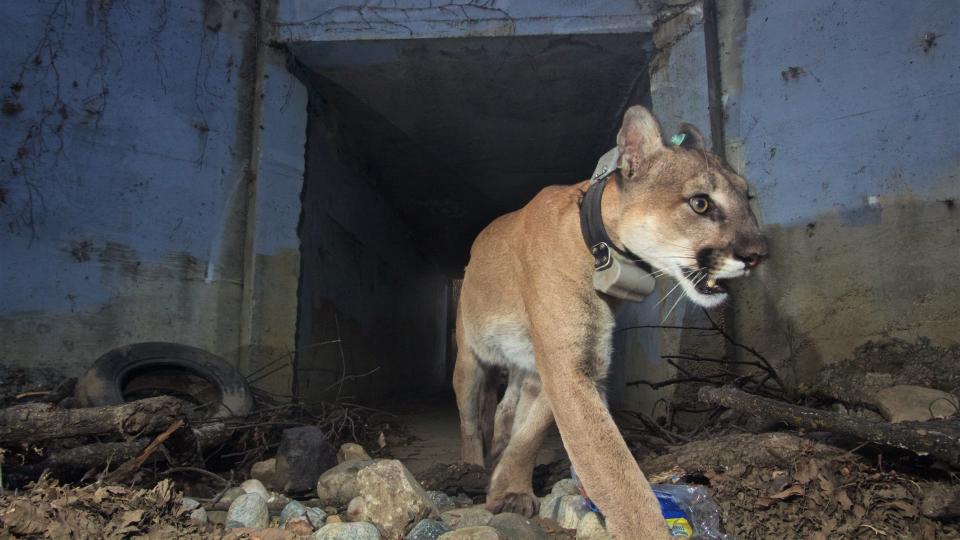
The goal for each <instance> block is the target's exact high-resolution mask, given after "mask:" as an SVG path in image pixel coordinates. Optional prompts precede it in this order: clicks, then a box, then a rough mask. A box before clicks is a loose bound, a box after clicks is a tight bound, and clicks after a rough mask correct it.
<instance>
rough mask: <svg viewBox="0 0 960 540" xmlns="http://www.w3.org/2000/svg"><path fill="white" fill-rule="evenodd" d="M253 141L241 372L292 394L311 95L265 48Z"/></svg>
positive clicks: (271, 388) (259, 383) (283, 62)
mask: <svg viewBox="0 0 960 540" xmlns="http://www.w3.org/2000/svg"><path fill="white" fill-rule="evenodd" d="M259 55H260V57H261V63H262V67H261V72H262V75H261V78H260V85H259V87H258V88H259V92H258V93H257V104H258V109H256V110H257V112H258V115H257V116H256V118H255V120H256V121H257V125H258V127H259V129H258V130H257V136H256V137H255V138H254V149H253V152H254V153H253V160H254V165H255V166H256V174H255V175H253V176H252V177H251V182H250V183H248V185H247V197H248V198H247V212H248V218H247V220H246V222H245V226H246V245H245V247H244V253H245V254H246V255H245V257H244V283H243V285H244V288H243V305H242V308H241V310H240V312H239V313H238V316H239V318H240V342H241V343H240V347H241V349H240V352H241V355H240V367H241V369H242V370H243V372H244V373H254V374H256V375H255V376H254V377H253V378H252V380H254V381H255V382H254V384H255V385H256V386H258V387H260V388H264V389H266V390H268V391H271V392H273V393H274V394H276V395H278V396H279V397H285V396H289V395H291V394H292V391H293V379H294V370H293V365H294V363H295V358H294V350H295V348H296V337H295V336H296V328H297V303H298V296H297V295H298V288H299V284H300V238H299V236H298V226H299V222H300V214H301V205H300V193H301V191H303V178H304V168H305V151H306V150H305V146H306V137H307V115H306V111H307V89H306V87H304V85H303V83H301V82H300V80H299V79H297V78H296V77H294V76H293V75H292V74H291V73H290V72H289V71H288V70H287V65H286V63H287V57H286V54H284V53H282V52H280V51H277V50H275V49H271V48H267V47H262V48H261V50H260V52H259Z"/></svg>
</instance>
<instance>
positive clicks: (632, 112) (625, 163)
mask: <svg viewBox="0 0 960 540" xmlns="http://www.w3.org/2000/svg"><path fill="white" fill-rule="evenodd" d="M617 148H619V149H620V156H621V158H620V168H621V170H622V172H623V174H624V176H625V177H627V178H630V177H631V176H633V174H632V171H633V169H635V168H636V166H637V164H638V163H640V162H642V161H644V160H645V159H646V158H647V156H649V155H651V154H653V153H654V152H657V151H659V150H662V149H663V139H662V138H661V136H660V124H659V123H658V122H657V119H656V118H654V117H653V115H652V114H650V111H648V110H647V109H645V108H644V107H641V106H640V105H634V106H633V107H630V108H629V109H627V113H626V114H624V115H623V126H622V127H621V128H620V132H619V133H617Z"/></svg>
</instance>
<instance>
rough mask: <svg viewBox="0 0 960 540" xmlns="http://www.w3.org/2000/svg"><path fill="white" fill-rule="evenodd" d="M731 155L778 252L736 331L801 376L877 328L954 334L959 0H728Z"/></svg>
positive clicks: (936, 339) (741, 301)
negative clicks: (864, 1) (787, 0)
mask: <svg viewBox="0 0 960 540" xmlns="http://www.w3.org/2000/svg"><path fill="white" fill-rule="evenodd" d="M720 14H721V25H722V28H721V42H722V43H723V51H722V55H721V58H722V59H723V60H724V69H723V78H724V84H725V88H724V101H725V103H726V116H727V124H726V133H727V136H728V139H727V148H728V154H729V155H730V160H731V163H732V164H733V165H734V166H735V167H737V168H738V169H739V170H740V171H742V172H743V173H744V174H745V176H747V178H748V179H750V180H751V181H752V182H753V184H754V186H756V191H757V196H758V201H759V205H760V215H761V219H762V220H763V221H764V222H765V223H766V224H767V226H768V229H769V231H770V246H771V259H770V261H769V262H768V263H765V264H764V265H762V266H761V269H760V271H759V272H758V273H757V274H758V275H757V277H756V278H755V279H752V280H750V282H748V283H744V284H742V286H739V287H737V290H736V291H735V298H736V308H737V310H736V319H735V320H736V330H737V333H738V335H739V336H740V339H741V340H742V341H744V342H746V343H753V344H757V345H758V346H759V347H760V349H761V351H762V352H764V353H766V354H767V355H768V356H769V357H771V358H772V359H774V360H778V361H781V362H782V365H783V366H784V370H785V371H786V372H787V374H788V375H789V376H792V377H793V378H794V379H795V380H796V381H798V382H801V383H802V382H809V381H810V380H811V378H812V376H813V375H814V374H815V373H816V372H817V370H818V369H819V367H820V366H822V365H823V364H825V363H830V362H833V361H836V360H838V359H841V358H843V357H846V356H850V355H851V354H852V352H853V348H854V347H855V346H856V345H858V344H860V343H863V342H865V341H867V340H870V339H876V338H880V337H883V336H892V337H901V338H904V339H907V340H912V339H913V338H914V337H916V336H928V337H930V339H931V341H932V342H933V343H934V344H952V343H956V342H957V339H958V336H960V316H958V311H957V309H956V306H957V303H958V300H960V298H958V294H960V292H958V289H957V287H955V286H954V284H955V283H957V279H958V278H960V258H958V257H957V256H956V254H957V249H956V246H957V245H958V241H960V217H958V216H960V213H958V211H957V210H956V204H955V201H956V200H957V199H958V197H960V181H958V178H957V174H958V154H957V148H958V147H960V131H958V130H957V129H956V126H957V124H958V122H960V109H958V108H957V107H956V106H955V105H956V96H957V94H958V93H960V78H958V77H957V76H956V75H957V73H956V62H955V59H956V58H957V56H958V54H960V35H958V34H957V32H956V31H955V27H954V24H953V23H954V21H956V20H958V17H960V4H956V3H953V2H935V1H921V2H911V3H909V4H904V3H900V2H894V1H882V2H874V3H871V4H870V5H869V7H868V6H866V5H864V4H860V3H847V2H841V3H838V2H832V1H827V0H816V1H811V2H802V3H784V2H776V1H772V0H758V1H751V2H749V3H748V4H746V3H744V2H740V1H730V2H721V9H720Z"/></svg>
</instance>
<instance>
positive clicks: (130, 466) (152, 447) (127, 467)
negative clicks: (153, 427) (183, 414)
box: [107, 418, 184, 483]
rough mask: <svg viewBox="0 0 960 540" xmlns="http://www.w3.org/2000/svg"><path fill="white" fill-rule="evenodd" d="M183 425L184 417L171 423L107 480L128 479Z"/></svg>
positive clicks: (113, 481)
mask: <svg viewBox="0 0 960 540" xmlns="http://www.w3.org/2000/svg"><path fill="white" fill-rule="evenodd" d="M183 426H184V421H183V419H182V418H180V419H178V420H177V421H176V422H174V423H172V424H170V427H168V428H167V429H166V431H164V432H163V433H161V434H159V435H157V436H156V437H155V438H154V439H153V440H152V441H150V444H148V445H147V447H146V448H144V449H143V452H141V453H140V455H139V456H137V457H135V458H133V459H131V460H129V461H127V462H124V463H123V464H122V465H120V466H119V467H117V469H116V470H114V471H113V472H112V473H110V474H109V475H108V476H107V482H110V483H116V482H121V481H123V480H125V479H127V477H129V476H130V475H131V474H133V473H134V472H136V471H137V469H139V468H140V467H142V466H143V464H144V463H146V461H147V459H149V458H150V456H152V455H153V453H154V452H156V451H157V449H158V448H160V445H162V444H163V442H164V441H166V440H167V439H169V438H170V435H173V432H174V431H177V430H178V429H180V428H182V427H183Z"/></svg>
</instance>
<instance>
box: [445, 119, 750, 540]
mask: <svg viewBox="0 0 960 540" xmlns="http://www.w3.org/2000/svg"><path fill="white" fill-rule="evenodd" d="M688 131H689V133H690V137H691V140H692V141H693V142H694V145H693V147H692V148H675V147H668V146H664V144H663V141H662V137H661V134H660V130H659V126H658V125H657V123H656V120H655V119H653V117H652V116H651V115H650V114H649V112H647V111H646V110H645V109H643V108H642V107H633V108H631V109H630V110H629V111H628V112H627V114H626V115H625V118H624V125H623V127H622V129H621V131H620V134H619V135H618V138H617V143H618V146H619V147H620V149H621V153H622V159H621V171H620V173H619V177H617V178H616V181H611V182H610V183H609V185H608V186H607V189H606V191H605V193H604V196H603V201H602V209H603V217H604V223H605V226H606V228H607V230H608V233H609V234H610V236H611V238H612V239H613V240H614V242H615V243H617V244H619V245H621V246H626V247H628V248H629V249H630V250H632V251H634V252H635V253H638V254H640V255H641V256H643V257H644V258H645V259H646V260H648V261H649V262H650V263H651V264H653V265H654V266H655V267H656V268H658V269H665V270H669V273H670V274H671V275H673V276H674V277H675V278H678V279H683V278H684V267H685V266H690V265H693V266H696V265H697V254H698V253H704V252H703V251H701V250H704V249H705V248H709V249H710V250H711V251H710V252H709V253H710V256H709V257H706V258H704V257H700V258H701V261H703V260H706V259H709V261H708V263H709V265H710V269H709V273H710V275H711V276H716V277H724V278H732V277H738V276H739V275H745V274H746V273H747V272H748V270H749V267H750V266H752V265H754V264H755V263H756V261H758V260H759V258H761V257H763V256H764V255H765V254H766V245H765V243H764V242H763V239H762V237H761V236H760V233H759V229H758V226H757V222H756V219H755V218H754V216H753V214H752V212H751V211H750V208H749V204H748V202H747V185H746V182H744V180H743V179H742V178H740V177H739V176H736V175H735V174H734V173H733V172H731V171H730V170H729V169H727V168H726V167H724V166H723V164H722V163H721V161H720V160H719V159H718V158H716V157H715V156H713V155H711V154H708V153H707V152H706V151H704V150H703V149H702V139H701V137H700V136H699V133H697V132H696V131H695V130H694V129H690V128H688ZM587 187H588V183H587V182H582V183H580V184H576V185H573V186H553V187H548V188H545V189H544V190H543V191H541V192H540V193H539V194H538V195H537V196H536V197H534V199H533V200H532V201H530V203H528V204H527V205H526V206H525V207H523V208H522V209H520V210H518V211H516V212H513V213H511V214H507V215H505V216H502V217H500V218H498V219H497V220H495V221H494V222H493V223H491V224H490V225H489V226H488V227H487V228H486V229H484V230H483V232H481V233H480V235H479V236H478V237H477V239H476V241H475V242H474V245H473V248H472V250H471V254H470V262H469V264H468V266H467V268H466V272H465V275H464V282H463V289H462V292H461V296H460V306H459V310H458V314H457V341H458V358H457V365H456V368H455V371H454V388H455V390H456V394H457V403H458V407H459V409H460V417H461V435H462V438H463V455H462V458H463V460H464V461H466V462H469V463H475V464H481V465H482V464H484V463H485V461H486V460H488V459H489V460H491V461H495V460H496V459H497V458H498V457H499V462H498V463H497V465H496V468H495V470H494V473H493V475H492V477H491V482H490V487H489V490H488V496H487V506H488V507H489V508H490V509H491V510H493V511H512V512H519V513H522V514H525V515H528V516H529V515H531V514H532V513H534V512H536V510H537V505H538V502H537V499H536V497H535V496H534V494H533V489H532V485H531V482H532V473H533V466H534V463H535V461H536V455H537V451H538V450H539V448H540V445H541V444H542V442H543V438H544V434H545V433H546V431H547V429H548V428H549V426H550V423H551V422H553V421H554V419H555V420H556V422H557V426H558V427H559V429H560V434H561V436H562V438H563V443H564V446H565V447H566V450H567V452H568V454H569V455H570V459H571V461H572V462H573V464H574V466H575V467H576V469H577V471H578V474H579V476H580V477H581V479H582V481H583V483H584V487H585V488H586V490H587V492H588V493H589V494H590V497H591V498H592V499H593V500H594V501H595V502H596V503H597V505H598V506H599V507H600V508H601V510H602V511H603V512H604V514H605V515H606V517H607V525H608V530H609V532H610V533H611V535H612V536H613V537H614V538H618V539H630V540H634V539H640V538H643V539H647V538H649V539H657V538H667V537H668V535H667V531H666V527H665V524H664V521H663V518H662V516H661V514H660V509H659V505H658V503H657V501H656V499H655V497H654V496H653V493H652V491H651V490H650V487H649V485H648V484H647V481H646V479H645V478H644V476H643V473H642V472H641V471H640V468H639V467H638V466H637V464H636V461H635V460H634V459H633V457H632V456H631V454H630V451H629V450H628V448H627V446H626V444H625V443H624V441H623V438H622V437H621V436H620V434H619V431H618V430H617V427H616V425H615V424H614V422H613V420H612V418H611V416H610V413H609V412H608V410H607V407H606V403H605V398H604V396H603V394H602V391H601V390H600V389H599V388H598V383H599V382H600V381H602V380H603V378H604V377H605V376H606V373H607V368H608V365H609V361H610V353H611V335H612V331H613V326H614V310H615V308H616V305H615V304H616V303H615V302H614V301H613V300H612V299H610V298H607V297H605V296H603V295H601V294H598V293H597V292H596V291H595V290H594V289H593V286H592V272H593V258H592V257H591V255H590V253H589V252H588V250H587V248H586V246H585V244H584V240H583V238H582V236H581V233H580V223H579V206H580V201H581V199H582V197H583V194H584V192H585V191H586V189H587ZM701 193H702V194H707V195H709V196H710V197H711V200H712V201H713V202H714V204H715V205H716V206H717V209H718V211H722V214H721V213H717V214H716V215H713V214H711V215H710V216H706V215H699V214H697V213H695V212H693V211H692V210H691V206H690V204H689V202H688V201H689V198H690V197H692V196H694V195H697V194H701ZM747 257H753V259H748V258H747ZM745 260H751V261H752V262H751V263H750V264H745V263H744V262H742V261H745ZM738 261H739V262H738ZM695 275H696V276H699V275H700V274H695ZM703 278H706V276H703ZM703 278H701V279H703ZM684 289H685V291H686V292H687V294H688V295H689V296H690V297H691V299H692V300H693V301H695V302H697V303H700V304H701V305H707V306H710V305H715V303H716V302H717V298H716V297H715V296H716V295H712V296H704V295H698V293H697V291H696V290H695V289H694V288H693V283H692V282H690V283H686V284H684ZM719 296H721V297H722V296H725V295H719ZM720 300H722V298H720ZM492 368H502V369H507V370H509V371H510V375H511V382H510V387H509V389H508V392H507V394H506V395H505V399H504V400H503V401H501V404H500V406H499V407H498V412H497V414H496V415H495V416H496V419H495V421H493V420H492V419H491V418H490V416H491V414H492V413H491V406H490V405H489V399H490V388H491V387H493V384H494V382H493V381H491V375H490V373H491V372H490V370H491V369H492ZM541 388H542V391H541ZM491 422H492V423H493V427H492V429H491V428H490V427H489V426H490V424H491ZM484 426H486V427H484ZM501 453H502V454H501Z"/></svg>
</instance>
